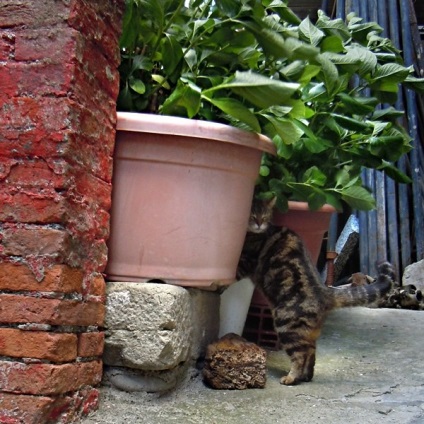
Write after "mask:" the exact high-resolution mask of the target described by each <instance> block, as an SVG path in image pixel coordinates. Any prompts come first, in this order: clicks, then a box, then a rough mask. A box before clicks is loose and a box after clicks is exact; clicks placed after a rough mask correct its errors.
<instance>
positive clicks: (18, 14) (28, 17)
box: [0, 0, 69, 28]
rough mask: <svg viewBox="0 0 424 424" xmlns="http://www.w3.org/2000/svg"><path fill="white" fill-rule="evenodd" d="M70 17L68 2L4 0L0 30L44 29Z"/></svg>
mask: <svg viewBox="0 0 424 424" xmlns="http://www.w3.org/2000/svg"><path fill="white" fill-rule="evenodd" d="M68 15H69V9H68V7H67V6H66V2H57V1H55V0H38V1H32V0H2V1H1V2H0V28H13V27H16V26H21V25H25V26H27V27H35V28H36V27H44V26H48V25H54V24H56V23H60V22H63V21H64V20H65V19H66V18H67V17H68Z"/></svg>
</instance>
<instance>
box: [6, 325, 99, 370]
mask: <svg viewBox="0 0 424 424" xmlns="http://www.w3.org/2000/svg"><path fill="white" fill-rule="evenodd" d="M77 345H78V337H77V335H76V334H67V333H48V332H45V331H22V330H18V329H15V328H0V355H1V356H10V357H13V358H36V359H44V360H47V361H51V362H70V361H73V360H75V359H76V357H77ZM93 356H94V355H93Z"/></svg>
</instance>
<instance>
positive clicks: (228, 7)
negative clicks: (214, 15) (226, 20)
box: [215, 0, 241, 17]
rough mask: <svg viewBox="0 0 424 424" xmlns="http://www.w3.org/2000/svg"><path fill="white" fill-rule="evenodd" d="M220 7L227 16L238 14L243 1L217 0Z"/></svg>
mask: <svg viewBox="0 0 424 424" xmlns="http://www.w3.org/2000/svg"><path fill="white" fill-rule="evenodd" d="M215 3H216V5H217V6H218V8H219V9H220V10H221V11H222V12H223V13H224V14H225V15H227V16H231V17H233V16H237V14H238V12H239V10H240V6H241V3H240V2H238V1H236V0H215Z"/></svg>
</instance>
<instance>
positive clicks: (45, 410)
mask: <svg viewBox="0 0 424 424" xmlns="http://www.w3.org/2000/svg"><path fill="white" fill-rule="evenodd" d="M98 404H99V391H98V389H95V388H92V387H84V388H83V389H81V390H79V391H77V392H75V393H73V394H72V395H67V396H60V397H50V396H32V395H20V394H12V393H0V423H2V424H11V423H13V424H15V423H16V424H41V423H56V422H57V423H59V422H60V423H71V422H75V421H76V420H77V419H78V417H81V416H83V415H87V414H88V413H89V412H91V411H93V410H95V409H97V407H98Z"/></svg>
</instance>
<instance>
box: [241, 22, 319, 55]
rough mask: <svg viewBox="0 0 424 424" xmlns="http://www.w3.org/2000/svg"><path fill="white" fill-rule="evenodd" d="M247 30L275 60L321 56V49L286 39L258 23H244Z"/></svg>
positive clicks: (293, 39) (292, 39) (291, 38)
mask: <svg viewBox="0 0 424 424" xmlns="http://www.w3.org/2000/svg"><path fill="white" fill-rule="evenodd" d="M240 23H242V24H243V25H244V26H245V28H246V29H247V30H249V31H251V32H252V33H253V34H254V35H255V37H256V39H257V40H258V42H259V44H260V45H261V47H262V48H263V49H264V51H265V52H266V53H267V54H269V55H271V56H274V58H275V59H291V60H296V59H302V60H310V59H313V58H315V57H316V56H317V55H318V54H319V49H318V48H316V47H314V46H311V45H308V44H306V43H303V42H302V41H300V40H297V39H295V38H293V37H289V38H286V39H285V38H284V37H283V36H282V35H281V34H279V33H278V32H276V31H275V30H273V29H270V28H267V27H265V26H264V25H259V24H258V23H257V22H251V21H243V22H240Z"/></svg>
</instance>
